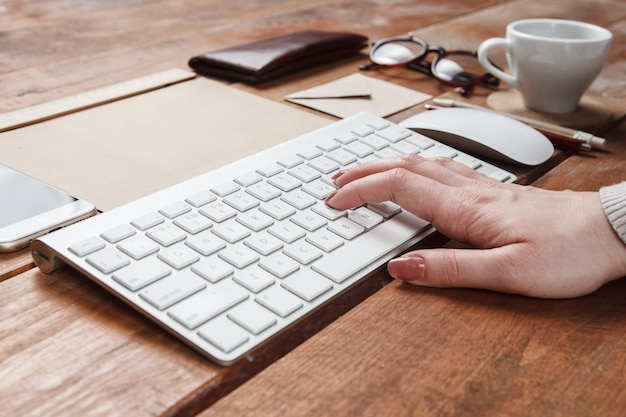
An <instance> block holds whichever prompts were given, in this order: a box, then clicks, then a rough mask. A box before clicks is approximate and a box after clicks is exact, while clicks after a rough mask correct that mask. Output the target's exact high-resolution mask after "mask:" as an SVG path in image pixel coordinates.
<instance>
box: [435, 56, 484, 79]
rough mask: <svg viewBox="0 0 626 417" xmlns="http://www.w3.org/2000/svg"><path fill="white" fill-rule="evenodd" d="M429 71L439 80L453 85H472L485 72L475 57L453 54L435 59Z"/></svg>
mask: <svg viewBox="0 0 626 417" xmlns="http://www.w3.org/2000/svg"><path fill="white" fill-rule="evenodd" d="M431 71H432V73H433V75H434V76H435V77H437V78H439V79H440V80H442V81H444V82H448V83H450V84H455V85H457V84H458V85H462V84H472V83H474V82H476V80H478V79H479V78H481V75H479V74H484V72H485V70H484V69H483V67H482V66H481V65H480V62H478V59H477V58H476V56H475V55H473V54H470V53H467V54H466V53H453V52H450V53H446V54H445V55H443V56H440V57H438V58H437V59H435V61H434V62H433V66H432V68H431Z"/></svg>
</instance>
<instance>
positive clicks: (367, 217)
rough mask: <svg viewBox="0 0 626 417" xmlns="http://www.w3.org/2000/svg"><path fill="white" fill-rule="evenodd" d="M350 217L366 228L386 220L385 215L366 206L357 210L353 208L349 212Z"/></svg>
mask: <svg viewBox="0 0 626 417" xmlns="http://www.w3.org/2000/svg"><path fill="white" fill-rule="evenodd" d="M348 219H350V220H352V221H353V222H355V223H357V224H360V225H361V226H363V227H364V228H366V229H371V228H372V227H374V226H376V225H377V224H379V223H381V222H382V221H383V220H384V219H383V216H381V215H380V214H378V213H375V212H373V211H372V210H370V209H368V208H366V207H359V208H357V209H356V210H352V211H351V212H350V213H349V214H348Z"/></svg>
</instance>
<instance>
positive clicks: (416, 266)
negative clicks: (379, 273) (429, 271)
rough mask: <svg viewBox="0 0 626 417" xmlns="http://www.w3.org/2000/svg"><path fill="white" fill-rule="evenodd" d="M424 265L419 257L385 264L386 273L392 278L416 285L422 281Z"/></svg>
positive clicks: (394, 260)
mask: <svg viewBox="0 0 626 417" xmlns="http://www.w3.org/2000/svg"><path fill="white" fill-rule="evenodd" d="M425 271H426V263H425V262H424V258H422V257H421V256H411V257H409V256H406V257H402V258H396V259H392V260H391V261H389V262H388V263H387V272H389V275H391V276H392V277H394V278H397V279H401V280H403V281H407V282H415V283H418V282H419V281H420V280H422V279H424V274H425Z"/></svg>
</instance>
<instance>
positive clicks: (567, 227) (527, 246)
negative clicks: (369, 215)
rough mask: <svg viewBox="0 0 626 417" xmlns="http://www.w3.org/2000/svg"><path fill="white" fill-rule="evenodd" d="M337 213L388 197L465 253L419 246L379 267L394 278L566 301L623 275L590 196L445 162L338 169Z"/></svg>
mask: <svg viewBox="0 0 626 417" xmlns="http://www.w3.org/2000/svg"><path fill="white" fill-rule="evenodd" d="M334 180H335V183H336V185H337V186H338V187H339V189H338V190H337V191H336V192H335V193H333V194H331V195H330V196H329V197H328V199H327V200H326V202H327V204H328V205H329V206H331V207H334V208H337V209H348V208H353V207H357V206H360V205H362V204H363V203H374V202H381V201H386V200H392V201H394V202H396V203H397V204H399V205H401V206H402V207H403V208H404V209H406V210H408V211H410V212H412V213H414V214H416V215H417V216H419V217H421V218H423V219H425V220H427V221H429V222H430V223H432V224H433V226H435V228H436V229H437V230H438V231H439V232H441V233H442V234H444V235H446V236H447V237H449V238H450V239H453V240H456V241H460V242H464V243H467V244H470V245H471V246H473V247H474V249H450V248H438V249H420V250H415V251H413V252H410V253H407V254H405V255H403V256H401V257H399V258H396V259H394V260H391V261H390V262H389V263H388V266H387V268H388V271H389V273H390V275H392V276H393V277H395V278H399V279H402V280H404V281H407V282H410V283H412V284H417V285H424V286H433V287H472V288H485V289H491V290H495V291H501V292H507V293H516V294H524V295H529V296H534V297H544V298H565V297H575V296H580V295H584V294H587V293H590V292H592V291H594V290H596V289H597V288H598V287H600V286H601V285H603V284H604V283H606V282H608V281H610V280H613V279H616V278H619V277H621V276H624V275H626V246H624V243H623V242H622V241H621V240H620V239H619V237H618V236H617V234H616V233H615V232H614V230H613V229H612V227H611V225H610V223H609V222H608V220H607V219H606V216H605V214H604V211H603V209H602V206H601V204H600V199H599V196H598V193H596V192H572V191H549V190H543V189H539V188H535V187H530V186H526V187H525V186H521V185H516V184H505V183H500V182H498V181H495V180H492V179H490V178H488V177H486V176H484V175H482V174H479V173H477V172H474V171H473V170H471V169H470V168H468V167H466V166H464V165H462V164H460V163H457V162H454V161H452V160H450V159H445V158H439V159H435V160H430V159H425V158H422V157H420V156H418V155H407V156H404V157H401V158H389V159H380V160H377V161H374V162H370V163H367V164H363V165H359V166H357V167H354V168H351V169H349V170H347V171H342V172H340V173H339V174H337V175H335V177H334Z"/></svg>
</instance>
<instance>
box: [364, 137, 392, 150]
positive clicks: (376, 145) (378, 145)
mask: <svg viewBox="0 0 626 417" xmlns="http://www.w3.org/2000/svg"><path fill="white" fill-rule="evenodd" d="M361 141H362V142H363V143H365V144H366V145H367V146H370V147H372V148H373V149H374V150H377V151H380V150H381V149H383V148H386V147H387V146H389V141H388V140H387V139H385V138H382V137H381V136H379V135H369V136H366V137H364V138H363V139H361Z"/></svg>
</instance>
